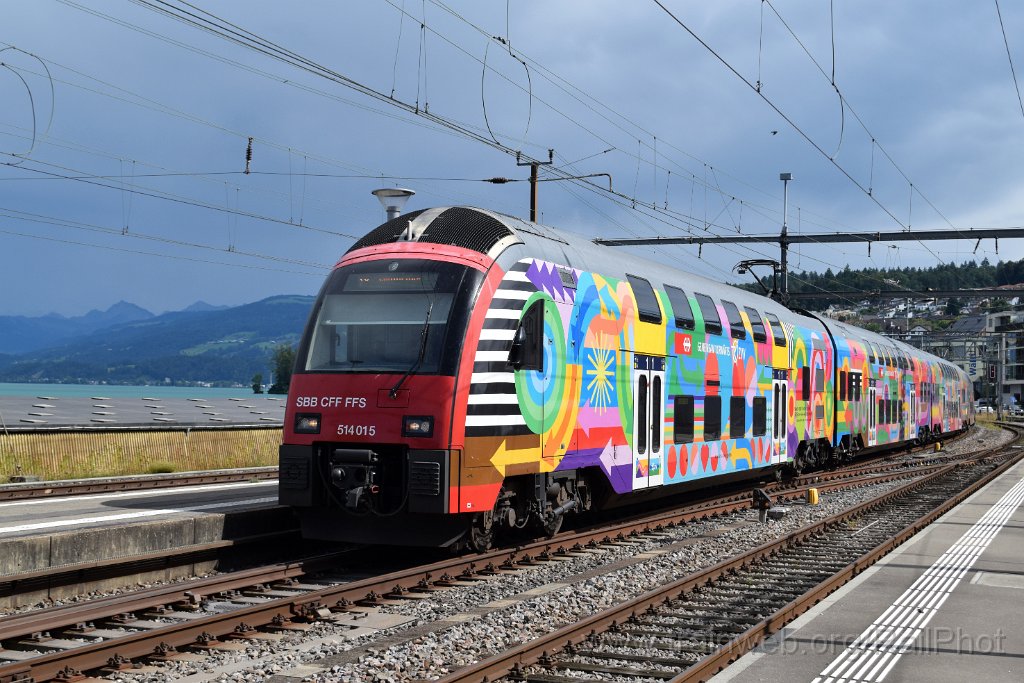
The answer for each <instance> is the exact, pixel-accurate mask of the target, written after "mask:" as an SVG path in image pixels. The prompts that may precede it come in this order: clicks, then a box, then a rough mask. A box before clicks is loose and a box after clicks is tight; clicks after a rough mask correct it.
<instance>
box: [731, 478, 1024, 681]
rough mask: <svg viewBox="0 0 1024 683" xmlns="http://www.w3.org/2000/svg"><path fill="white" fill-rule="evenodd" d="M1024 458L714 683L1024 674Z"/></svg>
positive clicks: (974, 678)
mask: <svg viewBox="0 0 1024 683" xmlns="http://www.w3.org/2000/svg"><path fill="white" fill-rule="evenodd" d="M1022 501H1024V462H1022V463H1018V464H1017V465H1015V466H1014V467H1012V468H1011V469H1009V470H1007V471H1006V472H1005V473H1003V475H1001V476H1000V477H999V478H998V479H996V480H995V481H993V482H991V483H990V484H988V485H987V486H986V487H984V488H983V489H982V490H980V491H978V492H977V493H975V494H974V495H973V496H971V497H970V498H968V499H967V500H966V501H964V502H963V503H962V504H960V505H959V506H957V507H956V508H954V509H953V510H951V511H950V512H948V513H947V514H945V515H944V516H943V517H941V518H940V519H939V520H937V521H936V522H935V523H934V524H932V525H931V526H930V527H929V528H928V529H927V530H925V531H924V532H922V533H920V534H918V535H917V536H915V537H914V538H913V539H911V540H910V541H908V542H907V543H905V544H904V545H903V546H902V547H901V548H900V549H898V550H897V551H895V552H894V553H892V554H890V555H888V556H887V557H886V558H884V559H883V560H882V561H881V562H879V563H878V564H877V565H875V566H874V567H872V568H871V569H869V570H867V571H865V572H864V573H863V574H861V575H860V576H859V577H857V578H856V579H855V580H853V581H851V582H850V583H848V584H847V585H846V586H844V587H843V588H841V589H840V590H838V591H836V592H835V593H833V594H832V595H831V596H829V597H828V598H827V599H826V600H823V601H822V602H821V603H819V604H818V605H817V606H815V607H814V608H813V609H812V610H810V611H809V612H807V613H806V614H804V615H803V616H802V617H800V618H799V619H797V620H795V621H794V622H793V623H791V624H790V625H789V626H788V627H786V628H785V629H783V631H782V632H780V633H778V634H776V635H775V636H773V637H772V638H770V639H768V640H767V641H766V642H765V643H764V644H762V645H761V646H760V647H759V648H757V649H755V650H754V651H752V652H750V653H748V654H747V655H745V656H743V657H741V658H740V659H739V660H737V662H736V663H735V664H734V665H732V666H731V667H729V668H728V669H727V670H725V671H723V672H722V673H720V674H719V675H717V676H715V677H714V678H712V679H711V680H712V681H713V683H724V682H726V681H729V682H731V683H754V682H757V683H772V682H778V683H783V682H785V683H792V682H795V681H808V682H811V681H813V682H815V683H876V682H879V681H883V680H884V681H886V682H887V683H910V682H921V683H926V682H927V683H944V682H949V683H954V682H955V683H962V682H963V681H979V682H980V681H985V682H986V683H988V682H992V683H996V682H1002V681H1024V506H1022V504H1021V503H1022Z"/></svg>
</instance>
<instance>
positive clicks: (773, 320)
mask: <svg viewBox="0 0 1024 683" xmlns="http://www.w3.org/2000/svg"><path fill="white" fill-rule="evenodd" d="M764 317H765V320H767V321H768V323H769V325H771V328H772V339H774V340H775V345H776V346H785V345H786V331H785V330H783V329H782V323H781V322H779V318H778V316H776V315H775V314H773V313H765V314H764Z"/></svg>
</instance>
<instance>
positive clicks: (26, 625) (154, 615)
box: [0, 464, 949, 683]
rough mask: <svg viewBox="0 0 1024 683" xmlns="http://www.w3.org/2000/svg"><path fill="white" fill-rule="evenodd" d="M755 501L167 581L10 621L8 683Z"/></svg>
mask: <svg viewBox="0 0 1024 683" xmlns="http://www.w3.org/2000/svg"><path fill="white" fill-rule="evenodd" d="M886 468H888V469H887V470H886ZM948 468H949V466H948V465H939V464H928V465H924V466H921V467H916V468H915V467H907V466H906V465H903V466H897V465H891V466H886V465H882V464H879V465H877V466H872V467H868V468H864V467H860V468H854V469H853V470H851V471H841V470H837V471H835V472H830V473H825V474H818V475H813V477H812V478H813V485H815V486H816V487H817V488H819V489H820V490H823V491H825V490H829V489H841V488H850V487H857V486H865V485H869V484H877V483H880V482H883V481H892V480H895V479H901V478H906V477H922V476H935V475H937V474H938V473H940V472H942V471H945V469H948ZM809 479H810V478H809ZM805 486H806V482H805V483H804V484H800V481H799V480H798V481H797V482H795V483H794V482H790V483H788V484H786V485H770V486H766V489H767V490H768V491H769V492H770V494H771V495H773V496H777V497H779V498H780V499H786V498H789V499H792V498H796V497H802V496H803V494H804V491H803V487H805ZM750 507H751V501H750V496H749V492H748V493H746V494H742V495H739V494H734V495H731V496H728V497H726V498H722V499H715V500H707V501H702V502H699V503H696V504H693V505H690V506H687V507H685V508H682V509H680V510H676V511H672V512H667V513H661V514H657V515H649V516H647V517H645V518H643V519H634V520H626V521H620V522H617V523H615V524H612V525H608V526H603V527H601V528H598V529H590V530H584V531H578V532H565V533H563V534H561V535H559V536H558V537H556V538H554V539H550V540H543V541H537V542H534V543H530V544H526V545H524V546H522V547H519V548H514V549H504V550H495V551H492V552H489V553H486V554H483V555H474V556H471V557H461V558H451V559H447V560H444V561H440V562H435V563H433V564H431V565H428V566H417V567H409V568H405V569H401V570H399V571H395V572H392V573H390V574H386V575H377V576H370V577H366V578H357V577H348V578H344V579H342V580H341V581H337V580H336V581H330V580H328V579H323V580H320V579H316V580H314V579H311V578H309V574H310V572H312V571H317V570H323V569H325V568H327V567H332V566H334V564H333V563H336V562H337V561H338V559H337V558H336V557H335V558H334V559H328V560H320V561H314V560H312V559H311V560H309V561H308V562H302V563H292V564H290V565H286V566H280V565H279V566H275V567H271V568H269V569H267V570H265V571H264V570H252V571H249V572H245V573H238V574H232V575H225V576H224V577H223V578H222V577H214V578H213V579H210V580H208V581H203V582H190V583H187V584H181V585H176V586H172V587H165V588H163V589H159V590H156V591H154V592H152V593H148V594H147V593H136V594H132V595H128V596H119V597H115V598H110V599H109V600H104V601H102V602H101V601H96V602H93V603H89V604H87V605H85V606H82V607H81V608H80V609H66V610H64V609H62V610H54V611H44V612H38V613H31V616H30V615H16V616H14V617H8V618H5V619H0V683H9V682H12V681H28V680H32V681H46V680H60V681H73V680H76V678H77V677H78V676H79V675H80V672H82V671H91V670H97V669H103V668H104V667H107V668H108V669H111V668H112V669H118V668H124V667H127V666H129V664H128V662H131V661H133V660H138V659H139V658H155V659H157V660H160V659H164V660H166V659H173V658H174V657H175V656H176V655H175V651H176V649H178V648H180V649H184V648H187V647H199V648H201V649H203V648H205V649H217V648H221V647H231V646H232V642H233V641H234V642H237V641H244V640H246V639H254V638H259V637H262V636H264V635H265V634H266V631H267V630H270V631H278V632H281V631H288V630H290V629H291V630H302V629H306V628H308V627H309V624H310V623H312V622H316V621H331V622H334V623H335V624H337V625H339V626H340V627H342V628H351V629H358V628H359V627H360V619H364V618H365V614H366V612H367V611H368V610H372V609H374V608H375V607H379V606H381V605H384V604H388V603H394V602H396V601H408V600H415V599H418V598H423V597H425V596H429V595H430V594H431V593H434V592H437V591H442V590H444V589H446V588H450V587H456V586H467V585H473V584H474V583H476V582H481V581H487V580H491V579H493V577H499V576H502V575H504V574H510V573H516V572H518V571H520V570H523V569H526V568H529V567H532V566H536V565H538V564H543V563H547V562H554V561H557V560H558V559H559V558H566V557H570V556H573V555H577V554H579V553H585V552H588V551H589V550H593V549H596V548H600V547H609V546H614V545H617V544H631V543H637V542H638V541H639V540H640V539H642V538H643V537H645V536H647V535H658V534H661V533H663V532H664V530H666V529H670V528H672V527H673V526H675V525H680V524H686V523H688V522H693V521H698V520H702V519H708V518H715V517H721V516H723V515H727V514H729V513H731V512H735V511H738V510H745V509H749V508H750ZM257 629H261V630H257Z"/></svg>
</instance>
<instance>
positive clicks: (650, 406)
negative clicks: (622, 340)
mask: <svg viewBox="0 0 1024 683" xmlns="http://www.w3.org/2000/svg"><path fill="white" fill-rule="evenodd" d="M664 437H665V359H664V358H662V357H659V356H647V355H644V354H640V353H637V354H634V355H633V489H634V490H635V489H644V488H647V487H649V486H661V484H662V482H663V480H664V467H663V465H664V460H665V457H664V452H665V444H664V441H665V438H664Z"/></svg>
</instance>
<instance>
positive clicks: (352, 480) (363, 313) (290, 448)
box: [279, 221, 493, 545]
mask: <svg viewBox="0 0 1024 683" xmlns="http://www.w3.org/2000/svg"><path fill="white" fill-rule="evenodd" d="M389 223H395V224H398V223H399V221H389ZM386 225H388V224H385V226H386ZM385 226H381V227H382V228H384V227H385ZM373 237H374V234H373V233H371V234H370V235H368V236H367V237H366V238H364V240H363V241H362V242H361V243H357V244H356V245H355V246H354V247H353V248H352V250H350V251H349V253H348V254H347V255H346V256H345V258H343V259H342V261H341V262H340V263H339V264H338V267H337V268H336V269H335V270H334V271H333V273H332V274H331V275H330V277H329V278H328V280H327V282H326V283H325V284H324V286H323V289H322V290H321V292H320V295H319V297H318V299H317V302H316V304H315V307H314V310H313V312H312V314H311V316H310V320H309V323H308V324H307V328H306V330H305V333H304V335H303V339H302V343H301V345H300V347H299V353H298V361H297V363H296V368H295V374H294V375H293V377H292V382H291V388H290V392H289V395H288V409H287V413H286V416H285V435H284V445H283V446H282V447H281V453H280V466H281V473H280V492H279V497H280V502H281V503H282V504H283V505H291V506H293V507H294V509H296V510H297V512H298V514H299V516H300V519H301V522H302V528H303V533H304V535H306V536H308V537H312V538H340V537H343V538H345V539H347V540H352V541H362V542H376V543H415V544H417V545H447V544H449V543H451V542H452V541H454V540H456V539H458V538H459V537H461V536H462V535H463V534H464V532H465V529H466V518H465V516H461V515H447V514H445V513H448V512H454V511H457V506H458V501H457V500H454V501H453V500H451V496H450V478H451V476H450V473H452V472H457V471H458V467H459V464H458V459H459V455H460V453H459V450H458V448H455V449H453V424H458V421H459V419H460V417H461V418H462V420H463V421H464V415H465V406H463V407H462V408H461V412H462V416H459V415H458V414H456V413H457V407H456V405H455V401H454V400H453V397H454V396H455V394H456V391H455V377H456V375H457V374H458V372H457V371H458V367H459V363H460V362H461V361H462V349H463V347H464V346H465V345H466V342H467V339H466V332H467V329H468V328H469V327H470V325H469V323H470V316H471V315H472V312H473V310H474V304H475V303H476V301H477V297H478V296H479V294H480V291H481V288H482V287H483V285H484V282H485V279H486V273H487V269H488V267H489V266H490V265H492V264H493V260H491V259H489V258H487V257H486V256H485V255H483V254H480V253H478V252H474V251H472V250H468V249H463V248H460V247H455V246H451V245H443V244H437V245H432V246H431V248H428V249H424V245H422V244H419V245H417V244H416V243H415V242H412V241H408V242H402V241H398V242H393V241H390V240H387V241H386V242H384V240H381V241H382V242H384V243H381V244H378V245H373V244H372V242H373V241H375V240H374V239H373ZM473 343H474V344H475V340H473ZM456 431H457V436H456V440H461V434H462V431H463V430H462V428H461V426H460V427H459V428H458V429H457V430H456ZM455 445H456V446H458V445H459V444H455ZM453 506H454V507H455V509H454V510H453V509H452V508H453ZM326 511H330V512H329V513H328V514H325V512H326ZM340 524H343V525H345V527H346V528H345V529H344V530H343V531H342V530H341V529H339V528H338V525H340Z"/></svg>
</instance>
